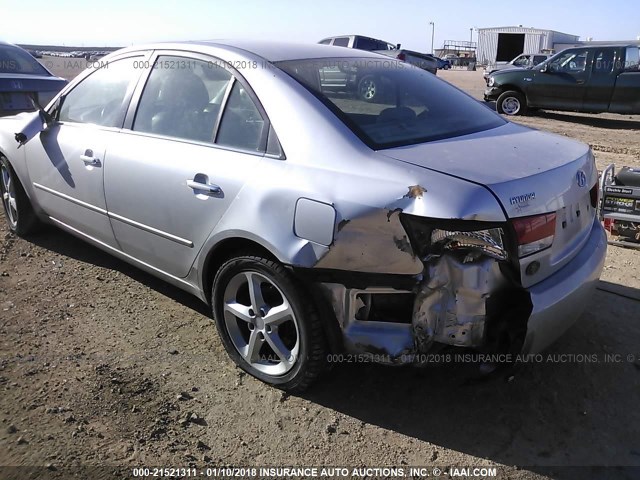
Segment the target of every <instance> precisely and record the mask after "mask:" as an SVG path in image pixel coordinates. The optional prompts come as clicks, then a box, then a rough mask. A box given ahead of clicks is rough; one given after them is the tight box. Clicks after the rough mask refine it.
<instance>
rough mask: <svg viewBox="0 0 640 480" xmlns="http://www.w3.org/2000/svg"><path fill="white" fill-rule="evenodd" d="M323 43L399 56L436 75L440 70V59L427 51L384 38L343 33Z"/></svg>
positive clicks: (322, 42)
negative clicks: (410, 47) (406, 46)
mask: <svg viewBox="0 0 640 480" xmlns="http://www.w3.org/2000/svg"><path fill="white" fill-rule="evenodd" d="M318 43H321V44H322V45H333V46H334V47H348V48H355V49H358V50H366V51H368V52H375V53H379V54H381V55H386V56H387V57H393V58H397V59H398V60H402V61H403V62H407V63H410V64H412V65H415V66H416V67H419V68H421V69H423V70H426V71H427V72H430V73H433V74H434V75H435V74H436V72H437V71H438V60H436V58H435V57H434V56H433V55H431V54H427V53H420V52H415V51H413V50H407V49H404V48H400V47H401V46H402V45H401V44H399V43H398V44H396V45H394V44H392V43H389V42H385V41H384V40H377V39H375V38H370V37H365V36H362V35H343V36H338V37H329V38H325V39H324V40H320V42H318Z"/></svg>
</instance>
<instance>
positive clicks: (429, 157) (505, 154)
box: [380, 123, 598, 286]
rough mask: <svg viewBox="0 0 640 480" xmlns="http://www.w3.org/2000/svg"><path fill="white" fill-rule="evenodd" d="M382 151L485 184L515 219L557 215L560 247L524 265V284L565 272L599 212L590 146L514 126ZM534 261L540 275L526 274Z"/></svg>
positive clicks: (556, 240) (555, 245)
mask: <svg viewBox="0 0 640 480" xmlns="http://www.w3.org/2000/svg"><path fill="white" fill-rule="evenodd" d="M380 153H382V154H384V155H386V156H388V157H391V158H394V159H396V160H400V161H403V162H407V163H411V164H413V165H418V166H422V167H424V168H428V169H431V170H436V171H438V172H442V173H445V174H449V175H452V176H455V177H458V178H463V179H465V180H468V181H471V182H473V183H477V184H480V185H483V186H485V187H486V188H488V189H489V190H490V191H491V192H492V193H493V194H494V195H495V196H496V198H497V199H498V200H499V201H500V203H501V205H502V207H503V209H504V210H505V213H506V215H507V217H508V218H511V219H513V218H518V217H528V216H533V215H540V214H544V213H553V212H555V213H556V229H555V238H554V241H553V245H552V246H551V247H550V248H548V249H546V250H543V251H541V252H538V253H535V254H533V255H530V256H527V257H524V258H522V259H520V266H521V271H522V278H521V279H522V283H523V285H524V286H530V285H533V284H535V283H537V282H539V281H541V280H543V279H544V278H547V277H548V276H549V275H551V274H553V273H554V272H556V271H557V270H559V269H560V268H562V267H563V266H564V265H565V264H566V263H568V262H569V261H570V260H571V259H572V258H573V257H574V256H575V255H576V254H577V253H578V251H579V250H580V248H581V247H582V246H583V245H584V243H585V242H586V240H587V238H588V236H589V233H590V231H591V227H592V224H593V222H594V218H595V215H596V212H595V209H594V208H593V206H592V205H591V197H590V189H591V188H592V187H593V186H594V185H595V184H596V183H597V175H598V174H597V170H596V168H595V164H594V161H593V157H592V156H591V154H590V150H589V146H588V145H585V144H582V143H579V142H576V141H573V140H569V139H567V138H564V137H561V136H558V135H552V134H548V133H543V132H539V131H537V130H532V129H529V128H526V127H522V126H520V125H516V124H513V123H508V124H506V125H504V126H501V127H498V128H495V129H492V130H488V131H485V132H478V133H475V134H472V135H465V136H462V137H457V138H452V139H447V140H441V141H436V142H430V143H423V144H419V145H411V146H407V147H399V148H394V149H388V150H384V151H381V152H380ZM452 195H455V192H452ZM534 260H536V261H538V262H540V265H541V267H540V269H539V270H538V271H537V273H535V274H534V275H526V274H525V273H524V271H525V269H526V266H527V265H529V264H530V263H531V262H533V261H534Z"/></svg>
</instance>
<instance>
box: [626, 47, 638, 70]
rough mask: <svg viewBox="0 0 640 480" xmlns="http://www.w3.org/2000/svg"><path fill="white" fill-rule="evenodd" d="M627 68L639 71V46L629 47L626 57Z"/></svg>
mask: <svg viewBox="0 0 640 480" xmlns="http://www.w3.org/2000/svg"><path fill="white" fill-rule="evenodd" d="M624 63H625V65H624V67H625V70H628V71H631V72H637V71H639V70H640V67H639V65H640V49H638V47H627V55H626V58H625V62H624Z"/></svg>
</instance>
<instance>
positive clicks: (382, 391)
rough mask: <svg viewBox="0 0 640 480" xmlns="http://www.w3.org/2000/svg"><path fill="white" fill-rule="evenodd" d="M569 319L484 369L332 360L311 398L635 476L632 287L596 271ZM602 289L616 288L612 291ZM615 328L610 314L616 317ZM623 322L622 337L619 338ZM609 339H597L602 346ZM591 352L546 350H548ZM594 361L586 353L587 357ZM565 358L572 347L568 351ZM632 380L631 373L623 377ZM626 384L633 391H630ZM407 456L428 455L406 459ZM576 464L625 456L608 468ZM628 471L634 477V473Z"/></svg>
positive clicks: (490, 455) (162, 289)
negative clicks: (594, 283) (502, 368)
mask: <svg viewBox="0 0 640 480" xmlns="http://www.w3.org/2000/svg"><path fill="white" fill-rule="evenodd" d="M28 241H30V242H32V243H34V244H35V245H38V246H40V247H42V248H45V249H47V250H50V251H52V252H56V253H58V254H61V255H64V256H68V257H71V258H74V259H76V260H78V261H80V262H84V263H88V264H92V265H96V266H99V267H103V268H107V269H111V270H115V271H118V272H121V273H123V274H124V275H126V276H128V277H130V278H131V279H133V280H135V281H137V282H140V283H142V284H144V285H146V286H148V287H150V288H152V289H153V290H155V291H157V292H159V293H161V294H162V295H165V296H166V297H168V298H171V299H173V300H175V301H176V302H178V303H180V304H182V305H184V306H186V307H188V308H190V309H193V310H194V311H197V312H199V313H201V314H202V315H208V311H207V307H206V306H205V305H204V304H203V303H202V302H200V301H199V300H198V299H196V298H195V297H193V296H191V295H189V294H188V293H186V292H183V291H181V290H179V289H178V288H176V287H173V286H171V285H169V284H167V283H165V282H163V281H161V280H159V279H156V278H155V277H153V276H151V275H149V274H147V273H145V272H143V271H141V270H138V269H137V268H135V267H133V266H130V265H128V264H127V263H125V262H123V261H120V260H118V259H116V258H114V257H112V256H110V255H107V254H105V253H103V252H102V251H101V250H99V249H97V248H95V247H93V246H91V245H89V244H87V243H85V242H83V241H81V240H79V239H76V238H75V237H73V236H71V235H69V234H67V233H65V232H62V231H59V230H57V229H54V228H49V229H47V230H46V231H45V232H43V233H40V234H38V235H34V236H31V237H30V238H29V239H28ZM601 286H602V287H603V289H601V290H598V291H596V293H595V294H594V296H593V298H592V300H591V302H590V304H589V305H588V306H587V308H586V313H585V314H583V316H582V318H581V319H580V320H579V322H578V324H577V325H576V326H574V327H572V328H571V329H570V330H569V331H568V332H567V333H566V334H565V335H564V336H563V337H562V338H561V339H560V340H559V341H558V342H557V343H556V344H555V345H554V346H553V347H551V349H550V350H549V351H548V352H545V354H544V359H543V361H540V362H537V361H535V362H533V363H528V364H526V365H524V366H523V367H521V368H519V369H517V370H516V371H509V372H508V373H503V374H499V375H495V376H492V377H488V378H487V377H480V376H479V375H478V374H477V370H476V367H475V366H474V365H473V364H469V363H464V362H462V363H456V362H455V361H451V360H446V359H444V358H441V359H438V358H437V357H434V358H433V359H432V361H433V362H434V363H435V364H434V365H431V366H429V367H427V368H418V367H384V366H380V365H371V364H350V363H347V362H343V363H341V364H336V365H335V368H333V369H332V370H331V371H330V372H329V373H328V374H326V375H324V377H323V378H322V379H321V380H320V381H319V383H318V384H316V385H315V386H314V387H313V388H312V389H311V390H310V391H308V392H307V393H304V394H302V395H301V397H302V398H305V399H307V400H309V401H312V402H314V403H316V404H318V405H322V406H324V407H326V408H329V409H332V410H335V411H337V412H341V413H343V414H345V415H348V416H350V417H353V418H356V419H358V420H360V421H362V422H365V423H367V424H371V425H376V426H379V427H381V428H384V429H387V430H392V431H394V432H397V433H400V434H402V435H406V436H409V437H412V438H415V439H417V440H419V441H421V442H428V443H430V444H434V445H437V446H440V447H444V448H448V449H454V450H456V451H459V452H463V453H466V454H469V455H473V456H474V457H478V458H485V459H489V460H491V461H494V462H498V463H502V464H505V465H518V466H521V467H523V468H525V469H526V470H530V471H533V472H537V473H541V474H543V475H546V476H549V477H551V478H554V479H555V478H557V479H565V478H566V479H573V478H576V479H578V478H580V479H582V478H601V479H606V478H616V479H625V478H629V479H631V478H634V475H637V474H640V470H638V469H636V468H640V449H638V447H637V445H638V444H640V438H639V436H638V434H637V433H635V434H634V433H633V432H631V429H632V428H633V426H634V425H636V426H637V425H638V424H640V414H639V412H638V409H637V398H638V397H637V392H638V391H639V387H640V380H638V379H640V372H638V370H640V352H639V351H636V350H637V346H638V345H640V325H639V324H638V322H635V321H634V320H635V319H637V315H635V316H634V315H631V316H630V315H629V312H636V313H637V312H638V311H639V309H640V307H639V306H638V301H637V300H635V299H637V298H640V291H639V290H637V289H633V288H629V287H624V286H621V285H617V284H609V283H607V282H602V283H601ZM611 290H616V292H615V293H612V292H611ZM616 322H617V324H616V329H615V330H612V326H611V323H616ZM622 332H624V343H623V344H621V343H620V342H617V338H619V337H620V336H621V335H622ZM603 346H604V347H607V346H608V347H607V348H604V347H603ZM631 351H633V352H634V353H636V354H637V355H638V358H639V360H638V361H637V362H636V363H629V362H625V361H624V359H623V361H622V362H620V363H607V362H603V355H605V354H606V353H607V352H608V353H613V354H619V355H627V354H628V353H629V352H631ZM563 354H564V355H573V356H574V357H575V356H580V355H582V357H584V358H591V361H585V360H584V358H582V357H580V358H579V359H578V360H575V359H574V360H567V361H559V360H555V361H551V362H550V361H548V360H546V359H547V358H548V357H547V355H556V356H558V355H563ZM594 355H595V356H596V357H597V361H595V362H594V361H593V356H594ZM572 358H573V357H572ZM629 379H631V381H629ZM634 392H635V393H634ZM409 463H410V464H413V465H429V464H438V462H437V459H436V460H433V459H430V458H414V459H413V460H412V459H409ZM580 465H626V466H633V467H634V469H633V470H630V471H629V470H624V469H623V470H620V469H614V470H609V469H607V470H605V469H602V468H601V467H588V468H586V469H585V468H573V469H572V468H570V467H568V466H580ZM635 478H637V477H635Z"/></svg>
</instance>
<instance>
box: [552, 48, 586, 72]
mask: <svg viewBox="0 0 640 480" xmlns="http://www.w3.org/2000/svg"><path fill="white" fill-rule="evenodd" d="M587 53H588V52H587V50H572V51H569V52H566V53H563V54H560V55H558V56H557V57H555V58H554V60H553V61H552V62H550V63H549V70H550V71H552V72H559V73H582V72H584V71H585V70H586V68H587Z"/></svg>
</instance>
